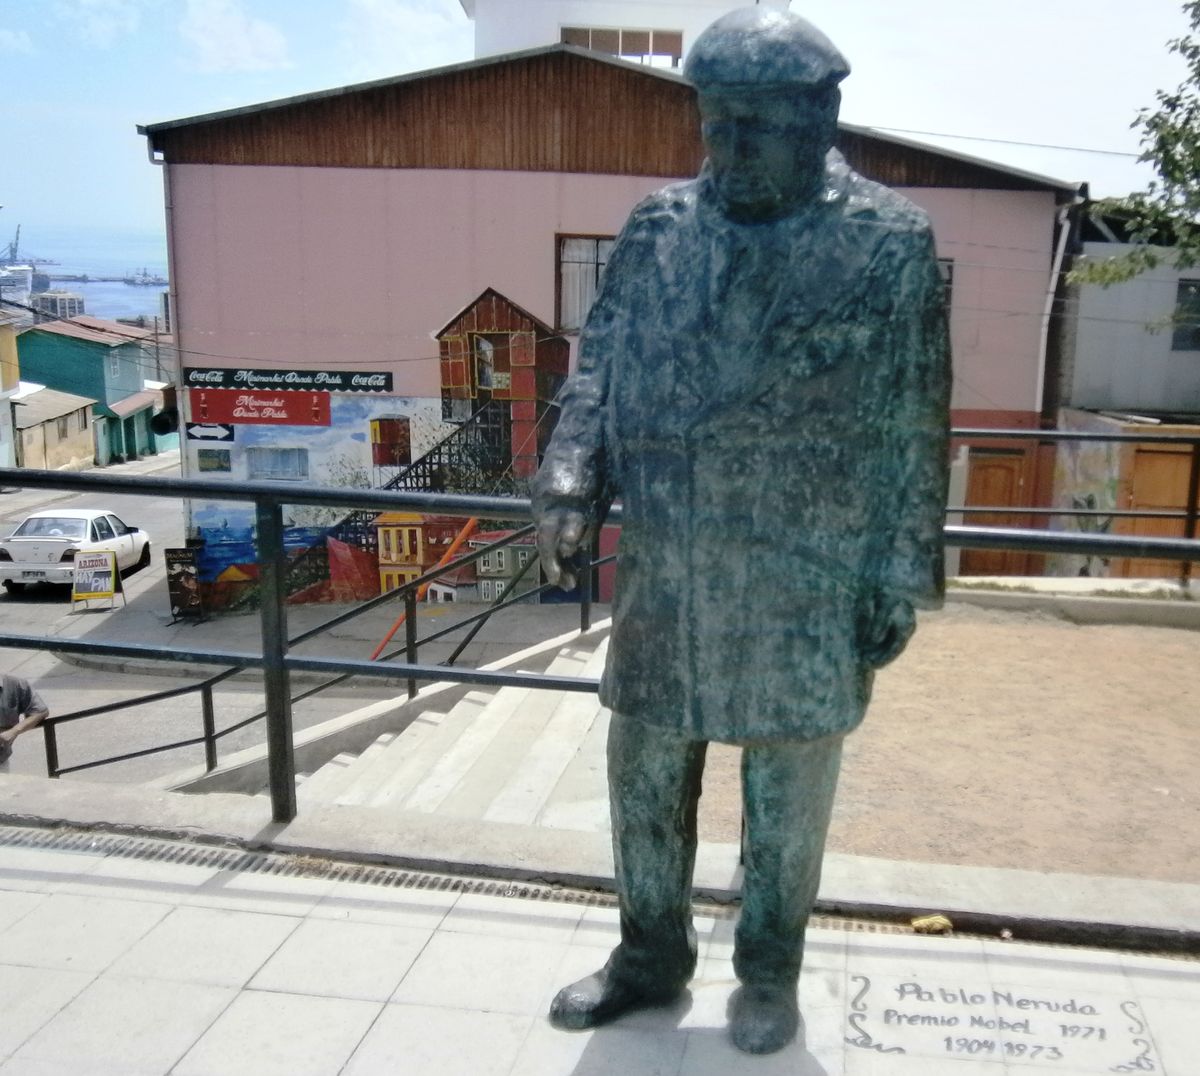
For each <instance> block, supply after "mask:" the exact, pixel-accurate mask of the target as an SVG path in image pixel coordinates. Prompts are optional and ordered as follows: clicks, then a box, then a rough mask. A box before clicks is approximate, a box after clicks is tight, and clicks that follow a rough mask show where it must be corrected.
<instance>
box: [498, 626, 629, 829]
mask: <svg viewBox="0 0 1200 1076" xmlns="http://www.w3.org/2000/svg"><path fill="white" fill-rule="evenodd" d="M606 649H607V648H606V647H605V646H603V645H602V646H601V647H599V648H598V649H597V650H596V651H595V652H594V653H593V654H591V655H589V657H588V660H587V662H586V663H585V665H584V667H583V669H582V670H581V671H580V672H579V674H578V675H580V676H586V677H589V678H595V677H598V676H599V675H600V674H601V673H602V672H603V671H604V659H605V653H606ZM552 698H554V699H555V700H556V703H557V705H555V706H554V709H553V711H552V712H551V715H550V719H549V720H548V721H547V722H546V724H545V726H544V727H543V728H542V730H541V733H540V734H539V735H538V736H537V738H536V739H535V740H533V741H532V743H530V745H529V747H528V750H527V751H526V752H525V754H524V755H523V756H522V757H521V759H520V760H519V762H518V763H517V765H516V766H515V767H513V770H512V771H511V773H510V776H509V778H508V780H507V782H506V783H505V785H504V786H503V788H501V789H500V790H499V791H498V793H497V794H496V795H495V797H494V798H493V800H492V802H491V804H490V805H489V806H488V808H487V810H486V811H485V812H484V815H483V817H484V820H485V821H488V822H512V823H516V824H519V825H526V826H530V825H534V824H535V822H536V819H537V817H538V816H539V815H540V814H541V812H542V810H543V808H544V807H545V805H546V803H547V801H548V800H549V799H550V797H551V795H552V793H553V792H554V790H555V788H556V787H557V786H558V783H559V781H560V780H561V779H562V776H563V774H564V772H565V771H566V770H567V768H568V767H569V766H570V764H571V762H572V760H573V759H574V758H575V757H576V755H577V754H578V753H579V749H580V746H581V745H582V743H583V742H584V741H585V740H586V738H587V735H588V732H589V731H590V729H591V727H592V724H593V723H594V722H595V720H596V718H597V717H598V716H599V714H600V710H601V706H600V702H599V700H598V699H597V698H596V696H595V695H592V694H590V693H588V694H574V693H570V694H567V693H564V694H561V695H555V696H552Z"/></svg>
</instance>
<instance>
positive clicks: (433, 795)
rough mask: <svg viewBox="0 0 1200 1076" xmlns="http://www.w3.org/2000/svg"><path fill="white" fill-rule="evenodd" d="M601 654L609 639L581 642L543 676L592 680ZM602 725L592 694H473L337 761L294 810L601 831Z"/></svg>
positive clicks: (305, 789) (309, 779)
mask: <svg viewBox="0 0 1200 1076" xmlns="http://www.w3.org/2000/svg"><path fill="white" fill-rule="evenodd" d="M607 648H608V637H607V635H604V636H603V637H601V638H599V639H597V638H585V637H580V639H579V640H578V641H576V642H572V643H568V644H567V645H565V646H564V647H562V649H561V650H560V651H559V653H558V655H557V656H556V657H555V658H554V659H553V661H552V662H551V663H550V665H549V667H548V668H547V669H546V672H547V674H548V675H558V676H582V677H592V678H598V677H599V676H600V674H601V672H602V671H603V669H604V657H605V653H606V651H607ZM608 718H609V713H608V711H607V710H605V709H603V708H602V707H601V706H600V703H599V702H598V700H597V699H596V696H595V695H593V694H590V693H586V694H581V693H576V692H557V691H542V690H532V689H529V688H514V687H505V688H501V689H499V690H498V691H488V690H474V689H473V690H470V691H468V692H467V693H466V694H465V695H463V696H462V698H461V699H460V700H459V701H458V702H457V703H455V704H454V705H453V706H451V707H449V708H448V709H447V711H446V712H445V713H440V712H437V711H436V710H434V711H431V710H426V711H424V712H423V713H421V714H420V715H419V716H418V717H417V718H416V719H415V720H414V721H413V722H412V724H411V725H409V726H408V728H406V729H405V730H404V731H403V732H401V733H386V734H384V735H381V736H380V737H379V738H378V739H376V740H375V741H374V742H373V743H372V744H370V746H368V747H367V748H366V750H364V751H363V752H362V753H361V754H359V755H357V756H355V755H353V754H350V753H347V752H342V753H339V754H337V755H335V756H334V757H333V758H331V759H330V760H329V761H328V762H326V763H325V764H324V765H323V766H321V767H320V768H319V769H317V770H315V772H313V773H312V774H310V775H308V776H306V777H305V778H304V779H303V781H302V782H301V783H300V785H299V788H298V790H297V801H298V805H299V808H300V810H301V811H304V810H305V809H306V808H313V807H316V806H318V805H341V806H358V807H373V808H377V809H380V810H382V811H387V812H396V813H399V812H413V811H415V812H419V813H424V814H437V815H441V816H444V817H448V818H456V819H464V820H476V821H480V822H507V823H516V824H518V825H524V826H544V827H548V828H552V829H564V830H585V831H590V832H599V831H604V830H607V828H608V793H607V788H606V775H605V741H606V738H607V734H608Z"/></svg>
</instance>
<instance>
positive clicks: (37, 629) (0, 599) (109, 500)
mask: <svg viewBox="0 0 1200 1076" xmlns="http://www.w3.org/2000/svg"><path fill="white" fill-rule="evenodd" d="M98 473H102V472H98ZM18 496H19V495H18ZM43 497H44V500H42V501H41V503H38V504H37V505H36V507H20V506H19V504H15V505H12V506H11V507H10V504H9V502H10V501H13V500H17V499H18V498H16V497H14V496H13V495H12V494H7V495H5V496H3V497H0V535H8V534H10V533H11V532H12V530H13V528H14V527H16V526H17V525H18V524H19V523H20V522H21V520H23V519H24V518H25V517H26V516H27V515H29V514H30V513H31V512H35V511H43V510H49V509H54V508H61V509H72V508H103V509H106V510H108V511H111V512H112V513H113V514H114V515H115V516H117V517H118V518H119V519H121V520H122V522H124V523H127V524H129V525H130V526H135V527H140V528H141V529H142V530H144V531H145V532H146V533H147V534H149V535H150V550H151V557H150V566H149V567H148V568H143V569H142V570H141V571H140V572H133V573H131V574H129V575H127V576H125V578H124V580H123V581H122V585H123V586H124V588H125V598H126V601H133V600H134V599H135V598H138V597H141V596H142V595H145V594H148V593H150V592H152V591H157V592H158V593H159V594H160V595H161V599H162V605H163V609H164V611H165V609H166V605H167V586H166V570H165V567H164V564H163V550H164V549H168V548H172V547H175V546H181V545H183V504H182V502H180V501H175V500H169V499H167V498H165V497H133V496H106V495H104V494H101V493H68V494H61V493H58V494H56V493H53V492H50V491H45V493H44V494H43ZM19 502H20V503H25V504H28V503H29V498H28V497H24V496H19ZM93 604H94V603H93ZM103 604H107V603H103ZM117 604H120V598H118V599H117ZM70 607H71V592H70V588H69V587H57V586H47V585H44V584H43V585H41V586H33V587H27V588H26V589H25V590H24V591H23V592H22V593H20V594H8V593H4V594H3V595H2V596H0V617H3V621H4V624H5V626H6V627H7V628H8V629H10V630H13V631H20V632H21V633H22V634H34V635H49V634H52V629H53V626H54V624H55V623H56V622H57V621H58V619H59V618H60V617H61V616H63V615H64V614H65V613H68V612H69V611H70ZM18 623H19V627H18Z"/></svg>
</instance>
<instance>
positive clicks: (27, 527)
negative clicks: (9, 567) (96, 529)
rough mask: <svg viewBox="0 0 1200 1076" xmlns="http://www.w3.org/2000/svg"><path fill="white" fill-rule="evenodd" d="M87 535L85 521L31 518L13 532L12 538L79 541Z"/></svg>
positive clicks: (64, 517) (56, 517) (48, 517)
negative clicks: (72, 539) (70, 539)
mask: <svg viewBox="0 0 1200 1076" xmlns="http://www.w3.org/2000/svg"><path fill="white" fill-rule="evenodd" d="M86 533H87V520H86V519H72V518H71V517H70V516H32V517H30V518H29V519H27V520H25V522H24V523H22V524H21V525H20V526H19V527H18V528H17V529H16V530H15V531H13V533H12V536H13V537H14V538H74V539H80V538H82V537H83V536H84V535H85V534H86Z"/></svg>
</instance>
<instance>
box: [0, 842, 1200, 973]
mask: <svg viewBox="0 0 1200 1076" xmlns="http://www.w3.org/2000/svg"><path fill="white" fill-rule="evenodd" d="M5 847H9V848H31V849H45V850H50V851H60V852H82V853H88V854H92V855H99V856H113V857H115V858H119V859H137V860H142V861H148V862H158V863H177V864H180V865H181V866H196V867H207V868H210V869H212V870H219V871H238V872H244V873H254V874H273V875H279V876H281V877H293V878H296V877H300V878H317V879H330V880H332V881H338V882H360V883H362V884H364V885H378V886H391V887H395V888H398V889H414V890H429V891H440V892H458V893H478V894H482V895H485V896H493V897H510V898H513V899H517V900H525V901H530V900H532V901H547V902H554V903H562V904H579V905H583V906H585V907H595V908H615V907H616V905H617V899H616V896H615V895H614V894H613V893H609V892H604V891H600V890H591V889H580V888H572V887H570V886H565V885H556V884H551V883H539V882H525V881H521V882H515V881H512V880H511V879H497V878H480V877H473V876H470V875H456V874H450V873H445V872H439V871H433V870H418V869H408V868H403V867H389V866H384V865H378V864H371V863H355V862H353V861H347V860H336V859H328V858H326V857H324V856H315V855H311V854H303V853H297V852H274V851H271V852H267V851H252V850H248V849H244V848H237V847H232V846H229V845H217V844H205V843H200V842H196V841H185V840H172V839H168V838H165V837H143V836H134V835H130V834H121V833H108V832H103V831H98V830H81V829H73V828H70V827H67V826H56V827H36V826H32V827H25V826H11V825H10V826H5V825H0V848H5ZM693 905H694V907H695V909H696V912H697V913H698V914H701V915H705V916H708V917H709V918H713V919H731V918H733V916H735V915H736V914H737V906H736V905H735V904H728V903H719V902H717V901H715V900H705V899H697V900H695V901H694V902H693ZM809 925H810V927H815V928H819V929H823V930H835V931H841V932H843V933H857V934H890V935H907V936H915V935H916V933H917V932H916V931H915V930H913V928H912V926H911V924H910V923H908V922H906V921H903V920H900V921H897V920H893V919H885V918H881V917H877V916H861V917H855V916H851V915H845V914H842V915H820V914H818V915H814V916H812V918H811V919H810V920H809ZM952 936H953V937H956V938H980V939H989V940H995V939H996V937H997V934H996V933H987V932H983V931H978V930H955V931H953V933H952ZM925 937H928V935H925ZM1011 944H1012V945H1036V946H1039V947H1042V948H1053V949H1076V948H1090V949H1096V948H1116V949H1119V950H1120V951H1122V952H1129V953H1144V954H1146V955H1148V956H1156V957H1162V958H1166V959H1175V960H1183V961H1190V962H1196V961H1198V960H1200V951H1197V950H1195V949H1194V947H1191V946H1188V947H1185V948H1184V949H1183V950H1182V951H1180V950H1179V949H1178V948H1174V947H1170V946H1168V947H1159V946H1155V945H1145V944H1144V943H1143V944H1142V945H1136V944H1135V945H1126V944H1116V945H1114V944H1111V943H1109V944H1107V945H1106V944H1105V942H1104V941H1101V940H1099V939H1095V938H1093V939H1089V940H1081V941H1078V942H1072V941H1067V940H1060V939H1046V938H1038V939H1034V938H1014V939H1011Z"/></svg>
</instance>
